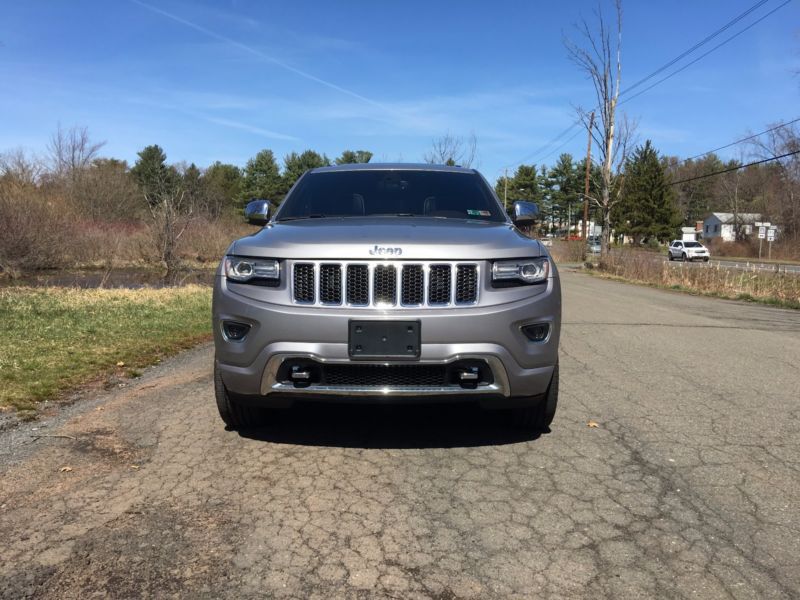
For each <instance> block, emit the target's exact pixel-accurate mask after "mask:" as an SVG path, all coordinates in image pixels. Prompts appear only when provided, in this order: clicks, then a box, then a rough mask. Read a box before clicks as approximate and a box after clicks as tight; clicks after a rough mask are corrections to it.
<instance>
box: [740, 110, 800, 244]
mask: <svg viewBox="0 0 800 600" xmlns="http://www.w3.org/2000/svg"><path fill="white" fill-rule="evenodd" d="M751 143H752V144H753V147H754V154H755V155H756V156H757V157H758V158H773V157H775V156H781V155H784V154H788V153H790V152H797V151H800V130H798V128H797V127H796V126H795V125H791V126H786V127H780V128H778V127H775V128H774V129H772V130H771V131H769V132H768V134H767V136H766V138H761V137H759V138H755V139H754V140H753V141H752V142H751ZM771 164H772V168H774V169H775V170H776V171H777V174H778V177H777V180H778V185H777V186H776V187H777V188H778V190H777V193H776V194H775V196H776V198H775V206H774V207H773V208H772V210H771V211H770V212H771V213H772V218H773V219H778V220H779V221H780V222H779V223H778V224H779V225H781V226H782V227H783V233H784V234H785V235H787V236H790V237H791V238H792V240H793V241H794V243H795V244H796V243H797V242H798V241H799V240H800V154H794V155H792V156H788V157H784V158H781V159H779V160H776V161H774V163H771Z"/></svg>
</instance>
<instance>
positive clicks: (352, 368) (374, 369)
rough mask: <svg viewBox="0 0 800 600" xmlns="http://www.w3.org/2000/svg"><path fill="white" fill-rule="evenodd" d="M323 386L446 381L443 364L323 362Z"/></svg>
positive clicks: (421, 384) (413, 384)
mask: <svg viewBox="0 0 800 600" xmlns="http://www.w3.org/2000/svg"><path fill="white" fill-rule="evenodd" d="M322 377H323V380H324V383H325V385H343V386H347V385H350V386H359V387H361V386H373V385H374V386H388V387H398V386H426V387H440V386H443V385H446V384H447V368H446V367H445V366H444V365H325V366H324V367H323V368H322Z"/></svg>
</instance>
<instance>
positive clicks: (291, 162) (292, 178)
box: [283, 150, 331, 191]
mask: <svg viewBox="0 0 800 600" xmlns="http://www.w3.org/2000/svg"><path fill="white" fill-rule="evenodd" d="M330 164H331V161H330V159H329V158H328V157H327V156H325V155H324V154H319V153H318V152H314V151H313V150H306V151H305V152H303V153H302V154H298V153H297V152H292V153H291V154H287V155H286V156H285V157H284V159H283V185H284V187H285V189H286V191H288V190H289V188H290V187H292V186H293V185H294V183H295V182H296V181H297V180H298V179H300V176H301V175H302V174H303V173H305V172H306V171H308V170H310V169H316V168H317V167H327V166H329V165H330Z"/></svg>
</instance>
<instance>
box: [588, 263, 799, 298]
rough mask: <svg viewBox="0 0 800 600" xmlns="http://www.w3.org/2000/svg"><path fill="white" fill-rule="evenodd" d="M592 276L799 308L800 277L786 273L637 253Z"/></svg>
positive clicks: (600, 269)
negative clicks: (668, 258) (654, 258)
mask: <svg viewBox="0 0 800 600" xmlns="http://www.w3.org/2000/svg"><path fill="white" fill-rule="evenodd" d="M593 273H594V274H596V275H600V276H605V277H612V278H615V279H620V280H624V281H630V282H633V283H643V284H646V285H652V286H656V287H663V288H669V289H674V290H680V291H685V292H690V293H694V294H702V295H706V296H715V297H719V298H731V299H734V300H747V301H750V302H761V303H763V304H771V305H775V306H783V307H786V308H795V309H798V308H800V276H797V275H791V274H786V273H773V272H772V271H758V270H746V269H729V268H725V267H724V266H711V265H709V266H699V265H695V266H691V265H686V264H684V263H679V264H677V265H675V264H672V263H668V262H666V261H661V260H653V259H652V258H651V257H648V256H647V255H645V254H642V253H637V252H627V253H623V252H620V253H616V254H612V255H610V256H609V257H608V258H606V259H605V261H600V263H599V268H598V269H597V270H596V271H594V272H593Z"/></svg>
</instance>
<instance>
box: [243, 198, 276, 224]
mask: <svg viewBox="0 0 800 600" xmlns="http://www.w3.org/2000/svg"><path fill="white" fill-rule="evenodd" d="M271 208H272V206H271V205H270V203H269V200H251V201H250V202H248V203H247V206H245V207H244V219H245V221H247V222H248V223H250V224H251V225H266V224H267V223H268V222H269V217H270V209H271Z"/></svg>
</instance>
